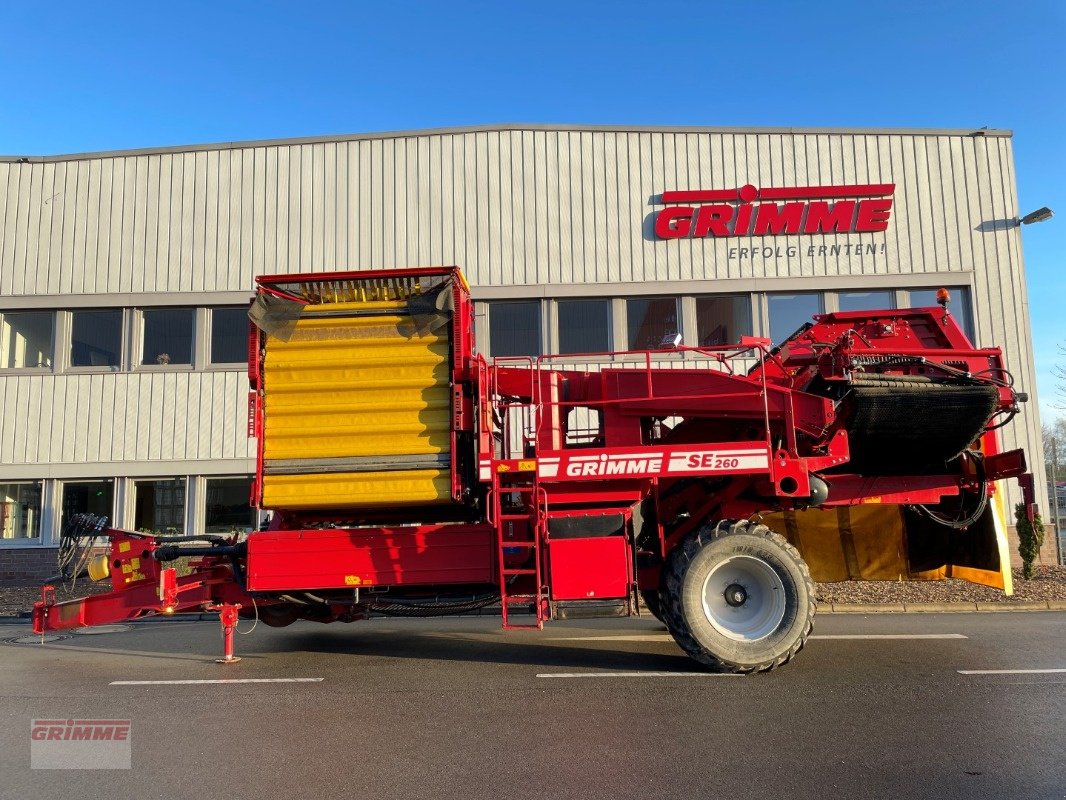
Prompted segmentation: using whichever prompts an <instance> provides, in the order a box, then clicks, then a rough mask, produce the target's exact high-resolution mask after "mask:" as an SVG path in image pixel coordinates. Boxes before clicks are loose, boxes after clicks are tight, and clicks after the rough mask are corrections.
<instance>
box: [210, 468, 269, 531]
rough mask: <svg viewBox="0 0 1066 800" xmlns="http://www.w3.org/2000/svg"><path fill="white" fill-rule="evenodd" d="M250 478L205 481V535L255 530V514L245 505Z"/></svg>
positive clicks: (248, 505)
mask: <svg viewBox="0 0 1066 800" xmlns="http://www.w3.org/2000/svg"><path fill="white" fill-rule="evenodd" d="M251 494H252V478H251V476H250V475H249V476H246V477H243V478H208V479H207V498H206V503H205V505H206V509H205V515H204V532H205V533H230V532H231V531H248V530H254V529H255V527H256V519H257V515H256V511H255V509H254V508H252V507H251V505H250V503H249V502H248V501H249V499H250V497H251Z"/></svg>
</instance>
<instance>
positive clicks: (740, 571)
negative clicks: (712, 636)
mask: <svg viewBox="0 0 1066 800" xmlns="http://www.w3.org/2000/svg"><path fill="white" fill-rule="evenodd" d="M703 613H704V614H706V615H707V621H708V622H710V623H711V625H712V626H713V627H714V629H715V630H717V631H718V632H719V633H721V634H722V635H724V636H727V637H729V638H730V639H733V640H735V641H738V642H754V641H758V640H759V639H763V638H765V637H767V636H769V635H770V634H771V633H773V632H774V631H775V630H777V628H778V626H779V625H780V624H781V621H782V620H783V619H784V618H785V586H784V584H783V583H782V581H781V578H780V576H779V575H778V574H777V572H776V571H775V570H774V568H773V567H771V566H770V565H769V564H767V563H766V562H765V561H763V560H762V559H761V558H755V557H753V556H731V557H730V558H727V559H726V560H725V561H723V562H722V563H720V564H718V566H716V567H715V568H714V569H713V570H711V573H710V574H709V575H708V576H707V578H706V580H705V581H704V582H703Z"/></svg>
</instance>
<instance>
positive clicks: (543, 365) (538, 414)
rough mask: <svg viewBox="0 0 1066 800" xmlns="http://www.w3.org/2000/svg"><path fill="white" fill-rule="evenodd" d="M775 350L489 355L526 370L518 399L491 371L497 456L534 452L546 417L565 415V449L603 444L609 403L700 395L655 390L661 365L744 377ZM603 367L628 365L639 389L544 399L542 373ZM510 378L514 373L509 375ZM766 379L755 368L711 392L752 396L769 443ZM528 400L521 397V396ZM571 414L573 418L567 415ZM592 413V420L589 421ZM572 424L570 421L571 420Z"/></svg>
mask: <svg viewBox="0 0 1066 800" xmlns="http://www.w3.org/2000/svg"><path fill="white" fill-rule="evenodd" d="M776 358H777V357H776V354H775V353H774V352H772V351H771V350H770V349H769V345H768V342H767V341H766V340H758V341H755V342H742V343H739V344H732V345H716V346H691V347H675V348H669V349H663V350H624V351H614V352H589V353H569V354H565V355H561V354H548V355H541V356H537V357H531V356H506V357H494V358H493V359H492V362H491V364H492V366H493V367H520V368H525V369H528V370H529V383H528V391H526V389H525V387H526V384H525V381H523V382H522V384H523V394H522V398H521V399H516V397H515V396H514V395H504V394H501V393H500V387H499V377H498V376H499V373H498V372H497V370H496V369H493V370H491V371H490V372H491V374H492V376H493V379H492V382H491V389H490V398H491V402H492V406H493V409H494V415H495V417H496V424H497V425H498V427H499V430H500V432H501V434H502V436H501V448H500V453H499V455H498V457H500V458H522V457H528V456H529V455H531V453H532V452H533V451H535V450H536V448H537V445H538V443H539V442H540V433H541V426H542V425H543V422H544V420H545V419H565V420H566V424H565V425H564V426H563V427H564V428H565V430H566V440H565V442H564V443H563V446H564V447H566V448H575V449H577V448H585V447H588V448H594V447H597V446H602V442H600V441H598V440H599V438H600V437H602V435H603V430H602V426H601V424H600V420H599V418H600V417H602V412H603V411H604V410H606V409H607V408H608V407H610V406H611V405H613V404H623V403H633V402H639V401H641V400H656V401H659V402H663V401H665V402H669V401H670V400H677V401H679V402H681V401H685V402H690V401H692V400H693V399H698V397H699V395H693V394H691V393H689V394H673V395H671V394H663V393H656V390H655V381H654V372H655V371H656V370H661V369H680V370H688V369H697V370H707V369H711V370H714V371H719V372H723V373H725V374H726V375H729V376H741V375H746V374H747V373H748V372H749V371H750V369H751V368H753V367H754V366H756V365H758V364H760V363H762V362H763V361H764V360H767V359H769V360H776ZM604 369H612V370H613V369H633V370H639V371H641V372H643V373H644V376H645V378H644V381H643V384H644V393H643V394H637V395H633V394H630V395H627V396H626V397H624V398H614V399H610V398H607V399H597V400H589V399H587V398H583V399H579V400H573V399H564V398H551V397H545V396H543V395H544V391H543V386H544V384H543V380H542V376H543V375H544V374H546V373H550V372H551V371H553V370H571V371H573V370H577V371H584V372H598V371H601V370H604ZM512 380H513V375H512ZM767 383H768V382H767V377H766V373H765V371H764V370H759V372H758V378H757V380H756V381H754V382H753V383H752V386H751V388H750V389H749V388H745V389H742V390H739V391H735V392H715V393H713V395H710V394H709V395H706V396H708V397H711V396H713V397H714V398H716V399H719V400H721V399H725V398H729V397H735V398H741V397H744V398H753V399H756V400H757V402H758V403H759V405H761V410H762V416H763V434H764V439H765V441H766V443H767V446H768V447H771V446H772V444H773V443H772V441H771V427H770V406H769V392H768V386H767ZM527 397H528V398H530V399H529V400H526V399H525V398H527ZM789 412H790V409H789V411H786V413H785V415H784V416H785V420H784V421H785V426H786V436H787V438H788V441H789V445H790V446H792V447H794V446H795V429H794V426H793V420H792V414H791V413H789ZM571 415H573V417H571ZM594 417H595V418H596V419H595V421H594ZM679 419H680V417H672V418H664V419H663V420H660V421H659V425H660V426H662V427H663V428H664V429H666V428H669V427H672V425H671V422H676V421H677V420H679ZM571 423H573V424H571Z"/></svg>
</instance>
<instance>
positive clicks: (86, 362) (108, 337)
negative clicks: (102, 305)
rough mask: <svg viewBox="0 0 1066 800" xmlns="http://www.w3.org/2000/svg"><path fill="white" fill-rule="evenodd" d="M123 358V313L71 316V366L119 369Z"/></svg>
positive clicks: (108, 312)
mask: <svg viewBox="0 0 1066 800" xmlns="http://www.w3.org/2000/svg"><path fill="white" fill-rule="evenodd" d="M121 358H122V309H120V308H114V309H108V310H106V311H75V312H73V313H72V314H71V341H70V366H72V367H110V368H111V369H118V368H119V364H120V363H121Z"/></svg>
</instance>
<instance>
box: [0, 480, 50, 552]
mask: <svg viewBox="0 0 1066 800" xmlns="http://www.w3.org/2000/svg"><path fill="white" fill-rule="evenodd" d="M40 537H41V481H30V482H25V483H0V538H3V539H17V540H25V539H39V538H40Z"/></svg>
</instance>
